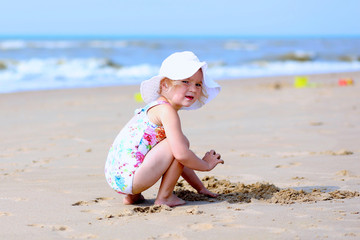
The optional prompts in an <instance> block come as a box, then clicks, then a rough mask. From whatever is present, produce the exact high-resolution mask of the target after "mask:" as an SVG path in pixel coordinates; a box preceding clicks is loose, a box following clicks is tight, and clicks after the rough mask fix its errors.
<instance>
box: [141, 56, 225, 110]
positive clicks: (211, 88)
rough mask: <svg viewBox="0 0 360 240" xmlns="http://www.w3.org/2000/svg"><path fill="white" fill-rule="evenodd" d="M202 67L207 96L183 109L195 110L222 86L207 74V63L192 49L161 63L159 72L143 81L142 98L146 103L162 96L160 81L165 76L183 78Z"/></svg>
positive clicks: (217, 92) (212, 96) (173, 78)
mask: <svg viewBox="0 0 360 240" xmlns="http://www.w3.org/2000/svg"><path fill="white" fill-rule="evenodd" d="M200 68H201V69H202V73H203V88H204V89H205V92H206V94H207V97H202V99H201V101H199V100H196V102H194V103H193V104H192V105H191V106H190V107H183V108H181V109H185V110H193V109H197V108H200V107H202V106H203V105H204V104H206V103H208V102H209V101H210V100H211V99H213V98H214V97H216V95H218V94H219V92H220V89H221V87H220V85H219V84H218V83H216V82H215V81H213V80H212V79H210V78H209V77H208V76H207V74H206V69H207V63H206V62H200V61H199V59H198V57H197V56H196V55H195V54H194V53H193V52H190V51H185V52H176V53H173V54H171V55H170V56H169V57H167V58H166V59H165V60H164V61H163V62H162V64H161V67H160V71H159V74H158V75H157V76H154V77H152V78H150V79H148V80H145V81H143V82H142V83H141V86H140V92H141V97H142V99H143V100H144V102H145V103H150V102H152V101H155V100H156V99H158V98H159V97H160V94H159V91H160V81H161V80H162V79H163V78H169V79H171V80H183V79H186V78H189V77H191V76H192V75H194V74H195V73H196V72H197V71H198V70H199V69H200Z"/></svg>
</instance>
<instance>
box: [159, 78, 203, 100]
mask: <svg viewBox="0 0 360 240" xmlns="http://www.w3.org/2000/svg"><path fill="white" fill-rule="evenodd" d="M164 83H165V84H167V85H168V86H169V88H173V87H176V86H177V85H180V83H181V80H172V79H170V78H167V77H165V78H163V79H161V81H160V87H159V91H158V93H159V95H161V93H162V85H163V84H164ZM206 98H208V94H207V92H206V89H205V88H204V87H203V84H202V87H201V93H200V97H199V99H198V100H199V102H200V103H201V104H204V101H203V99H206Z"/></svg>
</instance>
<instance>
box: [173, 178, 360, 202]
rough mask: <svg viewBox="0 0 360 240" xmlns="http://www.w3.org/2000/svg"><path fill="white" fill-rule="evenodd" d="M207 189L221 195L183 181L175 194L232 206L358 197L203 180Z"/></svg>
mask: <svg viewBox="0 0 360 240" xmlns="http://www.w3.org/2000/svg"><path fill="white" fill-rule="evenodd" d="M202 182H203V183H204V185H205V187H206V188H207V189H209V190H210V191H212V192H214V193H217V194H219V195H218V196H217V197H216V198H210V197H207V196H205V195H202V194H198V193H196V192H195V191H194V190H193V189H192V188H191V186H190V185H189V184H188V183H187V182H185V181H184V180H181V181H179V182H178V184H177V185H176V187H175V194H176V195H177V196H178V197H180V198H182V199H184V200H185V201H209V202H216V201H227V202H229V203H241V202H245V203H249V202H251V200H252V199H257V200H264V201H266V202H269V203H280V204H292V203H295V202H316V201H327V200H333V199H345V198H354V197H359V196H360V194H359V193H358V192H351V191H340V190H336V191H332V192H325V191H323V190H319V189H313V190H312V192H306V191H304V190H294V189H292V188H287V189H280V188H278V187H276V186H275V185H274V184H270V183H259V182H257V183H254V184H249V185H246V184H243V183H232V182H230V181H228V180H218V179H216V178H215V177H208V176H206V177H204V178H203V179H202Z"/></svg>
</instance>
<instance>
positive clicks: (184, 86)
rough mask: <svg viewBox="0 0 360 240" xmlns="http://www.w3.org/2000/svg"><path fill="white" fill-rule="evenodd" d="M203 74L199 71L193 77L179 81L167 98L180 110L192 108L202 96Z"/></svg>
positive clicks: (170, 90)
mask: <svg viewBox="0 0 360 240" xmlns="http://www.w3.org/2000/svg"><path fill="white" fill-rule="evenodd" d="M202 80H203V73H202V70H201V69H199V70H198V71H197V72H196V73H195V74H194V75H192V76H191V77H189V78H187V79H184V80H178V82H179V83H177V84H176V85H175V86H174V87H172V88H170V89H169V91H168V92H167V96H166V98H167V99H168V100H169V101H170V103H171V104H172V105H173V106H174V107H175V108H176V109H177V110H179V109H180V108H182V107H190V106H191V105H192V104H193V103H195V102H196V100H198V99H199V97H200V96H201V91H202Z"/></svg>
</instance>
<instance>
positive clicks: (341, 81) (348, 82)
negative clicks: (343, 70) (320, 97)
mask: <svg viewBox="0 0 360 240" xmlns="http://www.w3.org/2000/svg"><path fill="white" fill-rule="evenodd" d="M338 84H339V86H348V85H353V84H354V81H353V80H352V78H341V79H339V81H338Z"/></svg>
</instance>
